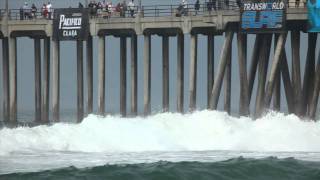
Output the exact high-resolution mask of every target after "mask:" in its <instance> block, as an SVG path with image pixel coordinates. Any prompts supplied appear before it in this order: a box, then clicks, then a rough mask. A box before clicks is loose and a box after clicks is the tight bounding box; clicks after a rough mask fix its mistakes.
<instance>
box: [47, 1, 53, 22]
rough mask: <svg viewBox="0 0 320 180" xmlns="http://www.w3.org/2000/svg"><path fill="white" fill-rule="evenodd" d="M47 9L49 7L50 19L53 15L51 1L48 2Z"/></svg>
mask: <svg viewBox="0 0 320 180" xmlns="http://www.w3.org/2000/svg"><path fill="white" fill-rule="evenodd" d="M47 9H48V19H51V16H52V4H51V2H50V1H49V2H48V4H47Z"/></svg>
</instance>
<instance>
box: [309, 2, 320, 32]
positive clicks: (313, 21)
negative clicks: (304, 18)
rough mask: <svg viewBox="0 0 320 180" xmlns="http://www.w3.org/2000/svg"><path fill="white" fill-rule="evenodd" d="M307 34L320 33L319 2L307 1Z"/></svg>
mask: <svg viewBox="0 0 320 180" xmlns="http://www.w3.org/2000/svg"><path fill="white" fill-rule="evenodd" d="M307 6H308V21H309V32H320V0H308V4H307Z"/></svg>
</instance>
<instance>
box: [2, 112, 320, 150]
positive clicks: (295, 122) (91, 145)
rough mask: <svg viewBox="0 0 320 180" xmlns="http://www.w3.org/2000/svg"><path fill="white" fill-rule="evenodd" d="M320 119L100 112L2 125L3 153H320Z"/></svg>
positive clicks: (282, 115) (276, 114) (284, 116)
mask: <svg viewBox="0 0 320 180" xmlns="http://www.w3.org/2000/svg"><path fill="white" fill-rule="evenodd" d="M319 140H320V122H310V121H308V122H306V121H302V120H301V119H299V118H298V117H296V116H294V115H288V116H286V115H284V114H281V113H274V112H273V113H269V114H267V115H266V116H265V117H263V118H261V119H258V120H256V121H253V120H252V119H250V118H245V117H242V118H235V117H231V116H228V115H227V114H225V113H222V112H216V111H201V112H196V113H193V114H187V115H181V114H171V113H166V114H158V115H154V116H151V117H148V118H142V117H137V118H132V119H126V118H120V117H114V116H113V117H111V116H108V117H98V116H95V115H90V116H89V117H87V118H86V119H85V120H84V121H83V122H82V123H81V124H63V123H59V124H55V125H52V126H38V127H33V128H28V127H20V128H16V129H7V128H4V129H2V130H0V156H5V155H8V154H10V153H15V152H21V151H26V152H48V151H64V152H65V151H72V152H74V151H75V152H96V153H100V152H101V153H105V152H144V151H212V150H230V151H260V152H267V151H277V152H279V151H290V152H291V151H303V152H320V143H319Z"/></svg>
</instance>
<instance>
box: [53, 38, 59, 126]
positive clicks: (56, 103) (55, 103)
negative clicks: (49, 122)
mask: <svg viewBox="0 0 320 180" xmlns="http://www.w3.org/2000/svg"><path fill="white" fill-rule="evenodd" d="M52 115H53V121H54V122H59V121H60V42H59V41H52Z"/></svg>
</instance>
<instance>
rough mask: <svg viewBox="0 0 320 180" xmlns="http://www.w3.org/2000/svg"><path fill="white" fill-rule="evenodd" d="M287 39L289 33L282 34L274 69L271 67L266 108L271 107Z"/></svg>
mask: <svg viewBox="0 0 320 180" xmlns="http://www.w3.org/2000/svg"><path fill="white" fill-rule="evenodd" d="M286 39H287V32H286V33H282V34H280V36H279V39H278V41H277V46H276V50H275V54H274V58H273V61H272V67H271V71H270V77H269V79H268V82H267V87H266V93H265V100H264V108H269V107H270V102H271V98H272V92H273V88H274V84H275V78H276V72H277V70H278V69H279V66H280V60H281V52H282V49H283V48H284V45H285V43H286Z"/></svg>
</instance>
